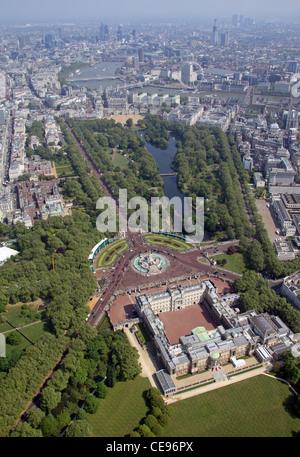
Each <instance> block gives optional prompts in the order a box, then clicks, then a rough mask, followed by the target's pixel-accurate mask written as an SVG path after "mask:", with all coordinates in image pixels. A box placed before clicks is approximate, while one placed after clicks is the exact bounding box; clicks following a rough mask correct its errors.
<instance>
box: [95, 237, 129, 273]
mask: <svg viewBox="0 0 300 457" xmlns="http://www.w3.org/2000/svg"><path fill="white" fill-rule="evenodd" d="M128 246H129V244H128V241H126V240H125V239H121V240H118V241H115V242H114V243H112V244H109V245H108V246H106V247H105V248H104V249H103V250H102V251H100V254H99V255H98V257H97V258H96V260H95V268H101V267H108V266H110V265H112V264H113V263H114V262H115V261H116V260H117V257H118V256H119V255H120V254H121V253H122V252H124V251H126V249H127V248H128Z"/></svg>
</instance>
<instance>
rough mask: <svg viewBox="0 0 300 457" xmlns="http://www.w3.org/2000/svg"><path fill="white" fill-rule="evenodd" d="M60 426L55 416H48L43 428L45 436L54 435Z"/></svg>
mask: <svg viewBox="0 0 300 457" xmlns="http://www.w3.org/2000/svg"><path fill="white" fill-rule="evenodd" d="M57 428H58V423H57V421H56V419H55V418H54V417H53V416H46V417H45V419H44V420H43V422H42V425H41V429H42V432H43V436H52V435H54V434H55V432H56V430H57Z"/></svg>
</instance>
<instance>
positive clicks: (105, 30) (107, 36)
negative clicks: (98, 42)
mask: <svg viewBox="0 0 300 457" xmlns="http://www.w3.org/2000/svg"><path fill="white" fill-rule="evenodd" d="M108 40H109V30H108V25H107V24H105V26H104V41H108Z"/></svg>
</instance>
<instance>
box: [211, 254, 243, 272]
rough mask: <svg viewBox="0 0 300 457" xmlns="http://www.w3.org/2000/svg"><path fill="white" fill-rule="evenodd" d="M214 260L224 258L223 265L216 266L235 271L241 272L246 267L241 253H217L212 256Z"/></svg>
mask: <svg viewBox="0 0 300 457" xmlns="http://www.w3.org/2000/svg"><path fill="white" fill-rule="evenodd" d="M213 259H214V260H223V259H226V261H227V262H226V264H225V265H223V266H222V265H218V267H221V268H225V269H226V270H230V271H234V272H235V273H240V274H243V273H244V272H245V271H246V270H247V268H246V266H245V262H244V259H243V256H242V254H239V253H236V254H232V255H229V254H218V255H214V256H213Z"/></svg>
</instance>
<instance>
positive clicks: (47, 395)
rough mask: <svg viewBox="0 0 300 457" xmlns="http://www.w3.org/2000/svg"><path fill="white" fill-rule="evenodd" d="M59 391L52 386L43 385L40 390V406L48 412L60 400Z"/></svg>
mask: <svg viewBox="0 0 300 457" xmlns="http://www.w3.org/2000/svg"><path fill="white" fill-rule="evenodd" d="M60 399H61V392H57V391H56V390H54V388H53V387H45V388H44V389H43V392H42V401H41V407H42V409H43V410H45V411H46V412H48V413H50V412H51V411H52V409H54V408H55V406H56V405H57V404H58V403H59V402H60Z"/></svg>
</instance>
